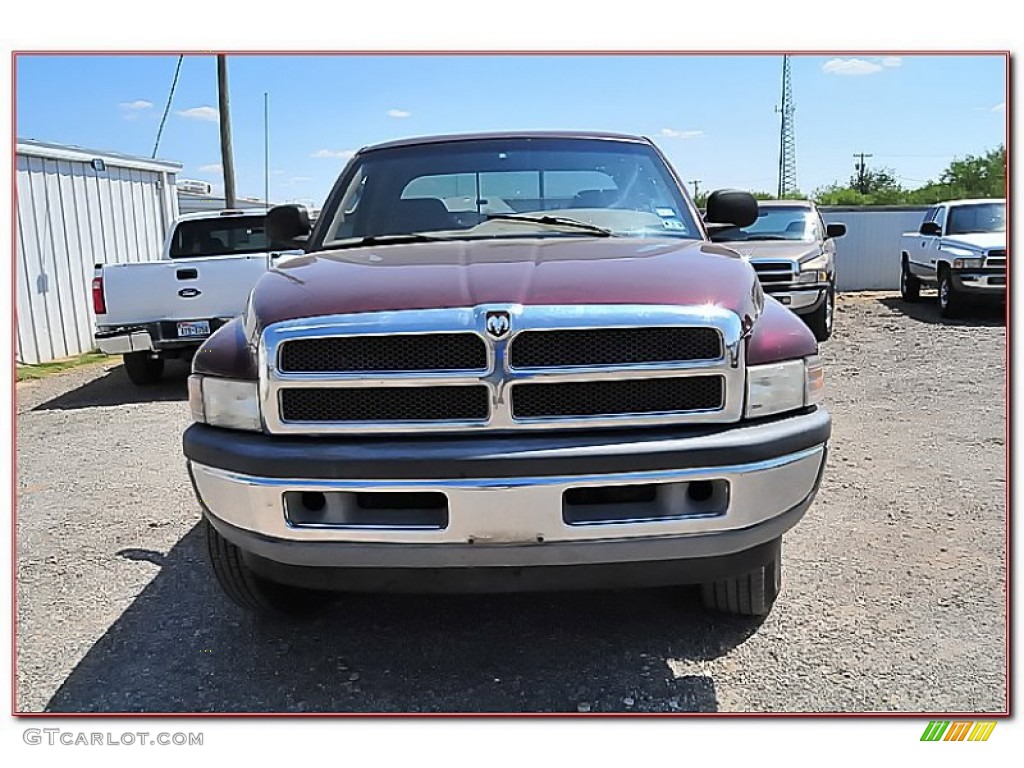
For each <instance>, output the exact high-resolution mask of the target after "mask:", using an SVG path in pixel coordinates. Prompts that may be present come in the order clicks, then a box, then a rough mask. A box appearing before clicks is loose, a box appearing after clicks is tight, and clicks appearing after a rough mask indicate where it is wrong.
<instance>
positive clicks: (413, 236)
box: [328, 232, 451, 248]
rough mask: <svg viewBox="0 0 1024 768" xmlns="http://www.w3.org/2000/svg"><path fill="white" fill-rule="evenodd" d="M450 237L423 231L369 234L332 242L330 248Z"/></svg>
mask: <svg viewBox="0 0 1024 768" xmlns="http://www.w3.org/2000/svg"><path fill="white" fill-rule="evenodd" d="M450 239H451V238H448V237H437V236H436V235H425V234H423V233H422V232H409V233H405V234H396V235H367V236H366V237H360V238H357V239H355V240H343V241H340V242H333V243H330V244H329V246H328V247H330V248H359V247H361V246H364V245H401V244H402V243H437V242H441V241H444V240H450Z"/></svg>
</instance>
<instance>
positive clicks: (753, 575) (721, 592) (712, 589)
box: [701, 538, 782, 616]
mask: <svg viewBox="0 0 1024 768" xmlns="http://www.w3.org/2000/svg"><path fill="white" fill-rule="evenodd" d="M774 544H775V546H774V547H773V548H772V555H771V557H770V558H769V559H768V560H767V561H766V562H764V563H763V564H762V565H760V566H758V567H757V568H755V569H754V570H752V571H748V572H747V573H744V574H740V575H739V576H730V577H728V578H725V579H719V580H717V581H711V582H708V583H706V584H701V598H702V600H703V601H704V605H705V606H706V607H708V608H711V609H712V610H715V611H720V612H722V613H733V614H737V615H740V616H767V615H768V614H769V613H770V612H771V610H772V606H773V605H775V599H776V598H777V597H778V596H779V592H780V591H781V590H782V539H781V538H778V539H776V540H775V542H774Z"/></svg>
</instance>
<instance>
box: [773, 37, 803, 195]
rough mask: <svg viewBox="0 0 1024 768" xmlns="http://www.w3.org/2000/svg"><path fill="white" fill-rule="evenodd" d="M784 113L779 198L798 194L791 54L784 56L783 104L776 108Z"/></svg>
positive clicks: (781, 136)
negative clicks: (790, 68) (790, 67)
mask: <svg viewBox="0 0 1024 768" xmlns="http://www.w3.org/2000/svg"><path fill="white" fill-rule="evenodd" d="M776 111H778V112H781V113H782V127H781V131H780V132H779V194H778V197H779V198H783V197H786V196H787V195H793V194H796V193H797V191H798V188H797V184H796V135H795V134H794V132H793V113H794V112H795V111H796V107H795V106H794V104H793V81H792V79H791V78H790V74H789V56H783V57H782V106H781V107H778V108H776Z"/></svg>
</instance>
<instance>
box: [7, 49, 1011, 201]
mask: <svg viewBox="0 0 1024 768" xmlns="http://www.w3.org/2000/svg"><path fill="white" fill-rule="evenodd" d="M176 58H177V57H175V56H156V55H153V56H41V55H32V56H20V57H19V58H18V60H17V81H16V85H17V94H16V104H17V132H18V136H19V137H21V138H35V139H40V140H44V141H53V142H59V143H66V144H77V145H80V146H84V147H89V148H93V149H106V150H114V151H119V152H127V153H131V154H139V155H143V156H147V157H148V156H149V155H150V153H151V152H152V149H153V142H154V140H155V137H156V132H157V127H158V125H159V121H160V115H161V113H162V112H163V108H164V105H165V102H166V100H167V95H168V91H169V89H170V84H171V79H172V76H173V73H174V67H175V63H176ZM792 62H793V63H792V77H793V87H794V92H795V99H796V115H795V119H796V138H797V180H798V182H799V185H800V187H801V189H803V190H804V191H805V192H810V191H812V190H814V189H816V188H818V187H820V186H822V185H825V184H828V183H831V182H833V181H837V180H838V181H844V182H845V180H846V179H848V178H849V176H850V175H851V173H852V172H853V164H854V162H855V161H854V159H853V157H852V155H853V153H854V152H861V151H864V152H869V153H872V154H873V155H874V157H873V158H871V159H870V160H869V161H868V163H869V165H870V166H874V167H890V168H892V169H894V170H895V172H896V174H897V176H899V177H900V178H901V179H902V181H903V184H904V186H907V187H915V186H920V185H921V184H923V183H924V182H926V181H927V180H929V179H933V178H936V177H937V176H938V174H939V173H940V172H941V171H942V169H943V168H945V167H946V165H948V163H949V161H950V160H952V159H953V158H954V157H955V156H963V155H966V154H978V153H981V152H983V151H985V150H987V149H991V148H993V147H995V146H996V145H998V144H1000V143H1003V142H1005V140H1006V134H1005V130H1006V126H1005V103H1004V102H1005V98H1006V97H1005V92H1006V73H1005V61H1004V58H1003V57H1002V56H954V55H946V56H916V55H902V56H881V55H860V56H852V55H846V54H844V55H837V56H795V57H793V60H792ZM229 74H230V92H231V121H232V128H233V136H234V142H233V145H234V154H235V168H236V176H237V180H238V183H237V187H238V191H239V193H240V194H243V195H251V196H255V197H262V194H263V179H264V161H263V94H264V92H267V93H269V94H270V147H271V149H270V153H271V162H270V168H271V175H270V195H271V198H272V199H273V200H275V201H278V202H280V201H284V200H303V201H307V202H310V203H313V204H319V203H320V202H322V200H323V198H324V197H325V196H326V194H327V192H328V191H329V189H330V186H331V184H332V183H333V181H334V179H335V177H336V176H337V174H338V172H339V171H340V169H341V167H342V166H343V164H344V161H345V158H346V156H347V154H348V153H350V152H351V151H352V150H355V149H357V148H359V147H361V146H365V145H367V144H372V143H375V142H378V141H386V140H388V139H394V138H399V137H402V136H412V135H423V134H432V133H452V132H461V131H477V130H505V129H593V130H610V131H622V132H626V133H639V134H644V135H647V136H650V137H651V138H653V139H654V140H655V141H656V142H657V143H658V144H659V146H661V148H662V149H663V150H664V151H665V153H666V155H667V156H668V157H669V159H670V160H671V161H672V163H673V164H674V165H675V166H676V168H677V169H678V170H679V172H680V174H681V175H682V176H683V178H685V179H687V180H689V179H700V180H701V189H711V188H718V187H739V188H744V189H750V190H765V191H769V192H774V190H775V188H776V185H777V168H778V134H779V118H778V115H777V114H776V113H775V111H774V108H775V106H776V104H777V103H778V101H779V97H780V75H781V57H780V56H741V55H735V54H732V55H721V56H684V55H674V56H666V55H648V56H611V55H595V56H578V55H571V56H551V55H541V56H508V55H490V56H481V55H473V56H437V55H429V56H394V55H377V56H266V55H261V56H242V55H237V56H232V57H230V58H229ZM216 107H217V91H216V61H215V57H213V56H201V55H190V56H186V57H185V61H184V64H183V66H182V70H181V75H180V79H179V82H178V88H177V91H176V92H175V96H174V102H173V104H172V108H171V113H170V115H169V117H168V120H167V125H166V127H165V129H164V134H163V138H162V140H161V144H160V151H159V156H160V157H163V158H167V159H171V160H175V161H177V162H180V163H182V164H183V165H184V170H183V172H182V176H181V177H182V178H196V179H204V180H207V181H211V182H213V183H214V184H215V185H216V186H218V187H219V186H220V184H221V178H222V177H221V175H220V166H219V143H218V142H219V140H218V130H217V112H216ZM691 191H692V186H691Z"/></svg>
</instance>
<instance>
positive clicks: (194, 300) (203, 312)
mask: <svg viewBox="0 0 1024 768" xmlns="http://www.w3.org/2000/svg"><path fill="white" fill-rule="evenodd" d="M268 265H269V256H268V255H267V254H266V253H252V254H244V255H236V256H209V257H201V258H191V259H174V260H165V261H153V262H143V263H135V264H112V265H109V266H106V267H104V269H103V292H104V296H105V298H106V306H107V314H106V315H105V316H104V317H103V324H104V325H121V324H124V325H132V324H136V323H147V322H155V321H159V320H198V319H210V318H216V317H234V316H235V315H239V314H241V313H242V311H243V310H244V309H245V302H246V299H248V297H249V292H250V291H251V290H252V288H253V286H254V285H255V284H256V281H257V280H258V279H259V278H260V276H261V275H262V274H263V273H264V272H266V271H267V268H268Z"/></svg>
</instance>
